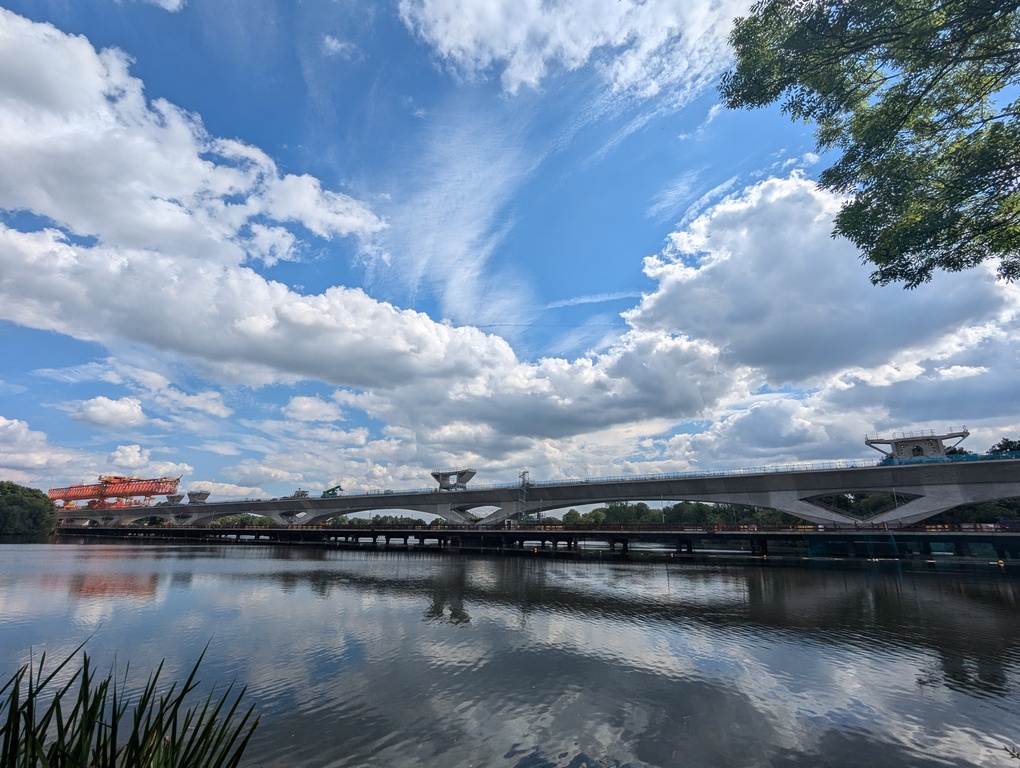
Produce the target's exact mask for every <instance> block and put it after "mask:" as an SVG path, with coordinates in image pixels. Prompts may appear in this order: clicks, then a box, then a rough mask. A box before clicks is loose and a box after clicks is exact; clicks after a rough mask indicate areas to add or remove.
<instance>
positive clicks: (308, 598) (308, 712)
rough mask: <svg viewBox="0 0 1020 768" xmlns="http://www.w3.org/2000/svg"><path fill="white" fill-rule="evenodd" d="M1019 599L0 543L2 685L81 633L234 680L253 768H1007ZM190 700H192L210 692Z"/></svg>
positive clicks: (877, 586)
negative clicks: (250, 727) (248, 719)
mask: <svg viewBox="0 0 1020 768" xmlns="http://www.w3.org/2000/svg"><path fill="white" fill-rule="evenodd" d="M1018 598H1020V582H1017V581H1015V580H1010V579H1008V578H1006V577H1003V576H998V575H996V574H982V575H959V574H955V575H954V574H945V573H910V572H906V573H896V572H891V573H862V572H849V571H831V570H826V571H823V570H806V569H805V570H800V569H786V568H777V567H770V568H764V569H763V568H758V567H753V566H746V567H736V566H735V567H710V566H695V565H679V564H677V565H673V564H669V565H664V564H657V565H656V564H610V563H599V562H578V561H544V560H532V559H514V558H506V559H500V558H492V559H470V558H457V557H446V556H436V555H411V556H408V555H403V554H374V553H352V552H334V551H324V550H320V549H303V548H302V549H298V548H292V549H288V548H284V547H204V546H156V547H150V546H134V545H124V544H113V545H95V544H92V545H84V546H79V545H0V673H3V677H4V679H6V677H7V676H8V675H9V674H10V673H11V672H12V671H13V670H14V669H15V668H16V667H17V665H19V664H22V663H25V662H27V661H28V660H29V659H30V657H32V656H34V658H36V659H38V657H39V655H40V654H41V653H43V652H45V653H46V654H48V656H49V658H52V659H55V658H58V657H61V656H62V654H66V653H68V652H70V651H71V650H73V649H74V647H75V646H77V645H78V644H79V643H81V642H82V641H83V640H85V639H86V638H91V639H90V640H89V641H88V646H87V647H88V650H89V651H90V653H91V654H92V656H93V657H94V658H95V659H96V660H97V661H98V662H99V663H100V668H101V669H107V668H109V666H110V665H112V664H114V663H116V665H117V668H118V669H119V670H121V671H123V667H124V665H125V664H126V663H127V662H130V666H131V671H132V678H135V677H137V678H138V681H137V682H136V684H137V683H140V682H141V681H142V679H143V678H144V676H145V675H146V674H147V673H148V672H149V670H150V669H151V668H153V667H154V666H155V665H156V664H158V662H159V661H160V660H161V659H164V658H165V659H166V660H167V671H168V672H169V673H170V675H172V676H177V675H183V674H185V673H186V672H187V670H188V669H189V668H190V666H191V665H192V664H193V663H194V661H195V659H196V658H197V657H198V655H199V653H200V652H201V650H202V648H203V647H204V646H205V645H206V643H207V642H208V643H209V650H208V652H207V654H206V659H205V662H204V663H203V666H202V673H201V677H202V680H203V683H204V684H205V685H206V686H211V685H213V684H216V685H219V686H222V685H225V684H227V683H228V682H230V681H231V680H237V681H238V683H239V684H242V685H247V686H248V692H249V698H250V701H251V702H253V703H254V704H255V705H256V707H257V710H258V712H259V713H260V714H261V717H262V723H261V725H260V727H259V729H258V731H256V735H255V737H254V740H253V742H252V744H251V746H250V747H249V750H248V752H247V753H246V760H245V765H246V766H267V767H268V766H292V765H307V766H361V765H364V766H417V765H424V766H489V765H491V766H518V767H520V768H540V767H545V766H572V767H573V768H580V766H588V767H589V768H594V767H595V766H614V767H618V766H628V765H629V766H635V767H636V766H772V767H774V768H779V767H780V766H790V767H792V766H861V765H872V766H936V765H938V766H946V765H950V766H969V765H991V766H996V765H1003V766H1008V765H1010V764H1011V763H1012V764H1013V765H1016V761H1011V760H1009V759H1008V758H1007V756H1006V754H1005V752H1003V750H1002V746H1003V745H1004V744H1007V743H1008V744H1012V743H1015V742H1017V741H1020V605H1018ZM206 690H207V688H206Z"/></svg>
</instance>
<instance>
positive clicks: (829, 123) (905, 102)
mask: <svg viewBox="0 0 1020 768" xmlns="http://www.w3.org/2000/svg"><path fill="white" fill-rule="evenodd" d="M730 40H731V42H732V44H733V46H734V49H735V52H736V66H735V68H734V69H733V70H731V71H730V72H728V73H726V74H725V75H724V76H723V81H722V85H721V87H720V90H721V92H722V96H723V100H724V102H725V103H726V105H727V106H729V107H762V106H765V105H768V104H772V103H774V102H777V101H781V102H782V107H783V110H784V111H785V112H786V113H788V114H789V115H790V116H791V117H793V118H795V119H798V120H803V121H805V122H809V123H813V124H814V125H815V126H816V133H815V136H816V139H817V142H818V146H819V148H820V149H821V150H823V151H830V150H831V151H834V152H837V153H841V154H840V156H839V158H838V159H837V160H836V162H835V163H834V164H833V165H832V166H831V167H829V168H828V169H826V170H825V171H824V172H823V173H822V174H821V178H820V184H821V186H823V187H825V188H827V189H830V190H833V191H835V192H838V193H841V194H845V195H847V196H848V201H847V202H846V203H845V204H844V206H843V208H842V210H841V211H840V213H839V215H838V216H837V218H836V222H835V230H834V235H842V236H844V237H846V238H848V239H849V240H851V241H852V242H853V243H855V244H856V245H857V246H858V247H859V248H860V249H861V251H862V252H863V256H864V258H865V259H866V260H867V261H870V262H871V263H872V264H873V265H874V266H875V267H876V269H875V271H874V272H872V275H871V279H872V282H874V283H876V284H887V283H892V282H899V283H903V284H904V286H905V287H907V288H913V287H916V286H917V285H920V284H921V283H924V282H926V281H928V280H930V279H931V276H932V273H933V272H934V271H935V270H937V269H944V270H947V271H959V270H962V269H966V268H968V267H972V266H975V265H976V264H978V263H980V262H982V261H985V260H993V261H994V260H997V261H998V274H999V276H1000V277H1002V278H1005V279H1007V280H1012V279H1015V278H1017V277H1018V276H1020V119H1018V108H1020V102H1016V101H1012V102H1009V101H1008V98H1011V97H1012V96H1015V90H1014V89H1015V86H1016V85H1017V84H1018V83H1020V3H1018V2H1017V0H853V2H846V0H761V1H760V2H758V3H757V4H756V5H754V6H753V8H752V9H751V14H750V15H749V16H747V17H744V18H740V19H737V20H736V22H735V26H734V29H733V32H732V33H731V36H730ZM1007 94H1009V95H1008V96H1007Z"/></svg>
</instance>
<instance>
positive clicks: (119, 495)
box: [48, 475, 181, 509]
mask: <svg viewBox="0 0 1020 768" xmlns="http://www.w3.org/2000/svg"><path fill="white" fill-rule="evenodd" d="M180 482H181V478H179V477H155V478H150V479H145V478H141V477H125V476H124V475H100V477H99V482H98V483H92V484H89V485H85V484H82V485H69V486H67V487H66V488H50V489H49V491H48V494H49V497H50V498H51V499H53V501H55V502H63V503H62V505H61V506H64V507H70V506H78V505H77V504H76V503H75V502H79V501H84V502H85V504H84V505H83V506H84V507H86V508H87V509H115V508H118V507H138V506H143V505H147V504H149V503H150V501H149V500H150V499H151V498H152V497H153V496H172V495H174V494H176V493H177V486H178V484H179V483H180ZM111 499H112V501H111ZM136 499H144V501H142V502H139V501H136Z"/></svg>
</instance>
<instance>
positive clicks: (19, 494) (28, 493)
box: [0, 480, 57, 536]
mask: <svg viewBox="0 0 1020 768" xmlns="http://www.w3.org/2000/svg"><path fill="white" fill-rule="evenodd" d="M56 523H57V511H56V507H55V506H54V505H53V501H52V499H50V497H49V496H47V495H46V494H45V493H43V492H42V491H40V490H38V489H36V488H27V487H25V486H24V485H18V484H17V483H12V482H10V481H9V480H0V535H2V536H32V535H37V534H46V533H50V532H51V531H52V530H53V527H54V526H55V525H56Z"/></svg>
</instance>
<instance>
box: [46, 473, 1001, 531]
mask: <svg viewBox="0 0 1020 768" xmlns="http://www.w3.org/2000/svg"><path fill="white" fill-rule="evenodd" d="M869 492H871V493H891V494H895V495H898V496H900V497H903V498H909V499H911V500H910V501H908V502H907V503H905V504H902V505H900V506H899V507H897V508H896V509H891V510H888V511H885V512H882V513H881V514H878V515H876V516H875V517H872V518H869V519H867V520H858V519H856V518H853V517H850V516H848V515H844V514H841V513H839V512H835V511H832V510H829V509H825V508H823V507H820V506H818V505H816V504H813V503H811V501H810V499H814V498H818V497H824V496H834V495H837V494H843V493H869ZM1016 497H1020V458H1009V459H989V460H980V461H975V460H966V461H960V460H956V461H934V462H931V463H918V464H899V465H888V466H857V467H853V466H847V467H841V468H836V469H801V470H790V471H768V470H762V471H754V472H743V473H734V474H722V473H716V474H710V475H709V474H706V475H691V476H678V475H662V476H653V477H642V478H635V479H627V478H615V479H612V480H595V479H593V480H584V481H580V480H575V481H569V482H562V483H551V482H547V483H529V484H528V486H527V494H526V498H527V501H526V502H524V503H523V504H522V494H521V487H520V486H517V485H508V486H498V487H490V488H467V489H464V490H453V491H441V490H426V491H386V492H385V493H378V492H376V493H368V494H345V495H343V496H338V497H334V498H325V499H322V498H319V499H313V498H290V499H277V500H273V501H261V500H246V501H227V502H216V503H212V504H178V505H167V506H158V507H136V508H127V509H107V510H84V509H83V510H76V511H75V513H74V515H73V519H74V520H78V521H82V522H84V521H86V520H90V521H94V522H98V523H102V524H105V525H109V524H117V523H119V524H125V523H129V522H132V521H134V520H138V519H140V518H144V517H150V516H158V517H163V518H165V519H169V520H171V521H172V522H174V523H176V524H179V525H203V524H206V523H208V522H210V521H212V520H215V519H217V518H220V517H227V516H229V515H237V514H246V513H250V514H256V515H263V516H265V517H268V518H270V519H271V520H272V521H273V522H274V523H276V524H277V525H284V526H286V525H317V524H321V523H323V522H325V521H326V520H328V519H329V518H331V517H335V516H337V515H351V514H355V513H357V512H378V511H383V510H391V511H401V510H404V511H413V512H425V513H428V514H432V515H438V516H439V517H441V518H444V519H445V520H448V521H450V522H453V523H457V524H473V523H476V522H477V523H478V524H480V525H486V526H487V525H497V524H500V523H502V522H503V521H504V520H506V519H507V518H512V517H517V516H518V515H519V514H520V513H521V512H522V511H523V512H524V513H526V514H530V513H534V512H538V511H542V512H551V511H553V510H559V509H568V508H570V507H579V506H583V505H590V504H606V503H609V502H613V501H646V502H647V501H653V500H655V499H662V500H664V501H670V502H675V501H705V502H716V503H731V504H745V505H750V506H757V507H771V508H773V509H779V510H782V511H783V512H788V513H790V514H791V515H794V516H795V517H799V518H801V519H803V520H807V521H809V522H812V523H820V524H833V525H841V526H853V525H855V524H858V523H861V522H865V523H869V524H883V523H886V524H888V523H896V524H910V523H915V522H918V521H919V520H924V519H925V518H928V517H931V516H933V515H937V514H938V513H939V512H944V511H945V510H947V509H952V508H953V507H957V506H960V505H961V504H972V503H978V502H983V501H993V500H996V499H1008V498H1016ZM492 507H496V508H497V509H496V511H495V512H493V513H491V514H489V515H487V516H485V517H483V518H482V519H481V520H478V519H477V516H476V515H474V514H472V513H471V510H476V509H477V510H481V509H482V508H492ZM522 508H523V509H522ZM63 517H64V519H72V516H69V515H63Z"/></svg>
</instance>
